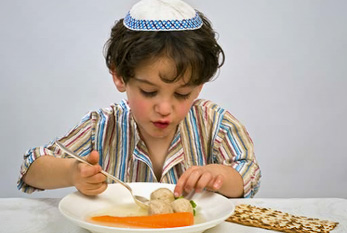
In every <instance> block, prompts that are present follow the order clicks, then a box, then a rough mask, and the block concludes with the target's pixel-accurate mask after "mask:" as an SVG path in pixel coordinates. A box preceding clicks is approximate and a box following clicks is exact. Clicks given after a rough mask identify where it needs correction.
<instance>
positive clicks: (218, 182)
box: [211, 175, 224, 191]
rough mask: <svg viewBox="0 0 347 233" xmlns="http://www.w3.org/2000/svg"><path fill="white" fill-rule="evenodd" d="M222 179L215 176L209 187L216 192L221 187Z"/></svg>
mask: <svg viewBox="0 0 347 233" xmlns="http://www.w3.org/2000/svg"><path fill="white" fill-rule="evenodd" d="M223 182H224V179H223V176H222V175H218V176H216V178H215V179H214V181H213V185H212V187H211V189H212V190H214V191H218V190H219V189H220V188H221V187H222V185H223Z"/></svg>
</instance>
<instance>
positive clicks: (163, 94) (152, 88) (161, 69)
mask: <svg viewBox="0 0 347 233" xmlns="http://www.w3.org/2000/svg"><path fill="white" fill-rule="evenodd" d="M175 67H176V66H175V64H174V63H173V62H172V61H171V60H170V59H168V58H166V57H162V58H160V59H158V60H154V61H152V62H147V63H145V64H143V65H142V66H140V67H138V68H137V69H136V70H135V77H134V78H131V79H130V80H129V81H128V83H126V84H125V83H124V82H123V80H122V79H121V78H120V77H116V76H115V75H114V76H113V79H114V82H115V84H116V86H117V88H118V90H119V91H126V94H127V97H128V103H129V106H130V108H131V111H132V114H133V117H134V119H135V120H136V122H137V125H138V128H139V132H140V134H141V137H142V138H143V139H144V140H145V141H146V142H147V141H148V140H157V139H164V140H165V139H167V140H169V141H171V140H172V138H173V136H174V134H175V132H176V129H177V125H178V124H179V123H180V122H181V121H182V120H183V119H184V118H185V116H186V115H187V113H188V111H189V109H190V107H191V106H192V103H193V101H194V100H195V99H196V98H197V97H198V95H199V93H200V91H201V88H202V85H199V86H191V85H190V86H188V85H186V82H185V81H184V80H187V81H188V80H189V78H190V76H189V72H186V74H185V75H184V77H183V78H181V79H179V80H178V81H177V82H173V83H166V82H164V81H162V79H161V77H164V78H169V79H170V78H172V77H174V75H175Z"/></svg>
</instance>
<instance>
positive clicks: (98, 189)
mask: <svg viewBox="0 0 347 233" xmlns="http://www.w3.org/2000/svg"><path fill="white" fill-rule="evenodd" d="M106 188H107V183H100V184H98V185H93V186H89V187H88V188H86V189H84V191H83V193H84V194H85V195H88V196H95V195H98V194H100V193H102V192H104V191H105V190H106Z"/></svg>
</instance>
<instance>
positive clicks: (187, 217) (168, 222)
mask: <svg viewBox="0 0 347 233" xmlns="http://www.w3.org/2000/svg"><path fill="white" fill-rule="evenodd" d="M91 220H93V221H96V222H103V223H117V224H124V225H127V226H129V227H143V228H171V227H184V226H190V225H193V224H194V216H193V214H192V213H189V212H179V213H171V214H157V215H152V216H129V217H117V216H110V215H101V216H94V217H91Z"/></svg>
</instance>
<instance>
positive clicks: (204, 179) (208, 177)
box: [195, 172, 214, 193]
mask: <svg viewBox="0 0 347 233" xmlns="http://www.w3.org/2000/svg"><path fill="white" fill-rule="evenodd" d="M213 180H214V179H213V176H212V174H211V173H209V172H205V173H203V174H202V175H201V177H200V179H199V180H198V182H197V184H196V185H195V192H197V193H200V192H202V190H203V189H204V188H205V187H206V186H208V185H209V184H210V183H211V181H212V182H213Z"/></svg>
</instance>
